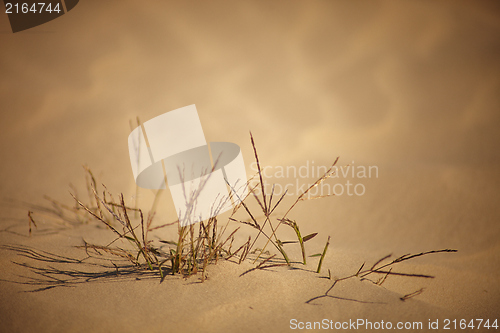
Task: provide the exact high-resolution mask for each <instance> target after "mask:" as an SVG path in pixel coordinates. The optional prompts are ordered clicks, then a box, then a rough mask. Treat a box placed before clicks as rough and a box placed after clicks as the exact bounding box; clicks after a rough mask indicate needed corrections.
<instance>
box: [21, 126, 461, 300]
mask: <svg viewBox="0 0 500 333" xmlns="http://www.w3.org/2000/svg"><path fill="white" fill-rule="evenodd" d="M138 123H139V121H138ZM250 141H251V145H252V149H253V152H254V157H255V161H256V164H257V173H256V174H255V175H254V177H252V179H254V178H255V177H257V182H256V184H254V185H252V186H250V181H251V180H252V179H250V180H249V181H248V182H247V186H248V189H249V191H248V193H247V195H246V197H244V198H238V199H239V200H238V202H239V203H238V204H237V205H235V207H234V208H233V210H232V212H231V213H230V214H229V217H228V218H227V221H226V222H225V223H223V224H221V223H219V220H218V216H214V217H212V218H210V219H208V220H205V221H201V222H199V223H196V224H191V225H188V226H181V224H180V223H179V221H178V220H177V221H173V222H170V223H165V224H161V225H154V223H153V221H154V217H155V214H156V213H155V211H156V207H157V205H158V203H159V198H160V195H161V193H162V192H161V191H160V190H158V191H156V193H155V197H154V200H153V204H152V206H151V209H150V210H149V212H148V213H147V214H144V212H143V210H142V209H141V208H139V207H138V201H137V198H138V191H139V189H138V188H137V189H136V202H135V206H134V207H131V206H130V205H128V204H127V203H126V202H125V199H124V196H123V194H120V195H118V199H117V200H115V199H114V196H113V195H112V194H111V192H110V191H108V189H107V188H106V186H105V185H103V184H102V185H101V186H100V187H99V186H98V182H97V180H96V178H95V177H94V175H93V173H92V171H91V170H90V168H88V167H84V168H85V176H86V183H87V192H88V196H89V200H88V203H84V202H83V200H82V199H80V198H79V196H78V192H77V191H76V189H75V188H74V187H72V189H73V192H74V193H71V196H72V197H73V199H74V202H75V206H74V207H70V206H66V205H64V204H62V203H60V202H58V201H56V200H54V199H51V198H48V197H47V198H46V199H47V200H49V201H50V202H51V204H52V206H53V211H54V212H55V213H56V215H58V216H59V217H61V218H64V219H66V220H71V221H73V222H75V221H79V222H80V223H91V222H92V221H98V222H99V223H101V224H103V225H104V226H105V227H106V228H107V229H108V230H110V231H111V232H112V233H113V234H114V235H115V238H114V239H113V240H112V241H111V242H109V243H108V244H106V245H98V244H90V243H87V242H86V241H84V245H83V246H79V247H80V248H84V249H85V251H86V252H87V254H88V255H89V256H90V254H89V253H90V251H93V253H95V254H97V255H101V254H102V253H107V254H109V255H111V256H115V257H119V258H120V259H126V260H128V261H129V262H131V263H132V264H133V265H134V266H135V267H137V268H138V269H139V270H141V269H144V270H147V271H150V272H152V273H153V272H158V275H159V277H160V278H161V280H163V279H164V278H165V276H166V274H172V275H175V274H179V275H181V276H184V277H189V276H193V275H197V274H199V273H200V275H201V276H200V280H201V281H202V282H203V281H205V279H206V277H207V267H208V266H210V265H211V264H215V263H217V262H218V261H219V260H231V259H233V260H232V261H233V262H234V259H236V263H238V264H241V263H242V262H243V261H246V260H247V259H249V258H248V256H249V255H250V254H256V256H255V258H252V259H251V260H250V261H251V262H252V263H253V264H254V265H255V266H254V268H252V269H250V270H247V271H246V272H244V273H243V274H241V275H245V274H247V273H250V272H252V271H254V270H259V269H268V268H271V267H278V266H292V264H302V265H307V258H308V257H309V258H318V259H317V260H318V262H317V265H316V269H315V270H312V272H315V273H317V274H320V273H321V269H322V266H323V263H324V259H325V257H326V255H327V253H328V249H329V245H330V240H331V237H330V236H328V237H327V241H326V243H325V245H324V247H323V251H322V252H320V253H316V254H312V255H309V256H308V255H307V251H306V245H307V244H306V243H307V242H309V241H311V240H312V239H316V236H317V235H318V233H317V232H314V233H310V234H307V235H305V236H302V233H301V229H300V227H299V223H298V222H297V221H296V220H293V219H292V218H290V217H289V215H290V214H291V211H292V210H293V209H294V208H295V207H296V206H297V205H298V204H299V202H302V201H307V200H313V199H320V198H324V197H328V196H311V195H310V192H311V190H312V189H314V188H315V187H317V186H319V185H320V184H321V183H322V182H324V181H326V180H327V179H328V178H330V177H332V176H333V175H335V173H336V172H337V171H338V168H337V167H336V164H337V162H338V160H339V158H338V157H337V158H336V159H335V161H334V162H333V163H332V165H331V166H330V168H329V169H328V170H326V172H325V173H324V174H323V175H322V176H321V177H319V178H318V179H317V180H316V181H315V182H314V183H313V184H312V185H311V186H309V187H308V188H307V189H306V190H305V191H303V192H302V193H300V194H299V195H298V196H297V197H296V198H295V200H294V201H293V202H292V204H291V205H290V206H288V208H285V209H284V210H283V211H284V212H285V213H283V214H278V213H277V208H278V207H280V206H281V205H283V202H284V198H285V196H286V194H287V192H286V191H285V192H284V193H283V194H282V195H281V196H279V197H276V196H275V192H274V186H273V187H272V190H271V193H270V195H267V194H266V192H265V180H264V178H263V172H262V170H261V164H260V160H259V156H258V153H257V147H256V144H255V140H254V138H253V136H252V134H251V133H250ZM198 192H199V191H198ZM257 192H259V193H257ZM249 200H253V201H254V202H255V203H256V205H257V207H258V208H259V209H257V210H254V209H251V208H250V207H251V205H250V203H249V202H248V201H249ZM67 211H69V212H72V213H73V214H74V217H73V218H68V217H67V214H65V213H64V212H67ZM239 212H242V213H243V214H244V215H246V216H247V219H244V218H241V217H238V218H237V216H238V215H241V214H240V213H239ZM32 214H33V212H32V211H31V210H30V211H29V213H28V216H29V233H30V235H31V233H32V225H33V226H35V227H36V223H35V219H34V218H33V216H32ZM276 215H279V216H276ZM220 216H222V215H220ZM231 222H237V224H239V226H237V227H236V228H234V225H231V227H230V223H231ZM247 225H248V226H250V227H251V228H252V229H255V230H256V235H255V236H254V237H253V238H252V235H248V238H247V239H246V241H244V242H243V243H242V244H238V245H236V244H235V242H236V237H235V236H236V234H237V233H238V232H239V233H241V232H242V227H245V226H247ZM282 225H287V226H289V227H290V228H291V229H292V230H293V232H294V234H295V236H296V238H297V240H281V239H280V237H279V236H278V235H279V234H278V229H279V228H280V227H281V226H282ZM167 227H176V228H177V237H176V238H175V239H174V240H164V239H160V240H159V243H161V244H160V245H158V244H155V243H154V242H153V241H152V240H150V235H151V233H154V232H156V231H157V230H159V229H163V228H167ZM261 236H262V237H264V238H265V239H264V241H265V244H264V246H263V247H262V248H258V247H257V241H258V239H259V238H260V237H261ZM117 244H120V245H117ZM123 244H128V245H127V246H125V245H123ZM269 244H271V245H272V246H273V247H274V248H275V249H276V250H277V252H278V254H279V255H280V256H281V257H282V258H281V259H280V258H279V257H278V254H271V253H270V252H269V251H268V250H266V248H267V247H268V245H269ZM291 245H295V246H299V247H300V253H301V261H300V262H297V261H293V260H292V259H290V256H289V254H288V253H287V251H286V248H288V246H291ZM165 247H166V248H165ZM233 248H234V249H235V250H233ZM442 252H456V250H451V249H445V250H437V251H428V252H422V253H418V254H407V255H404V256H401V257H398V258H396V259H394V260H392V261H390V262H386V261H387V260H388V259H389V258H390V256H386V257H383V258H381V259H380V260H378V261H377V262H375V264H373V265H372V266H371V268H369V269H364V270H363V268H364V266H365V264H364V263H363V265H361V267H360V268H359V270H358V271H357V273H355V274H352V275H349V276H346V277H343V278H335V279H334V282H333V284H332V286H331V287H330V288H329V289H328V290H327V291H326V292H325V294H324V295H321V296H318V297H315V298H313V299H311V300H309V301H308V303H310V302H312V301H313V300H316V299H320V298H324V297H333V298H335V297H334V296H332V295H330V294H329V293H330V292H331V290H332V289H333V288H334V287H335V285H336V284H337V283H338V282H341V281H344V280H347V279H352V278H359V279H361V280H370V277H371V276H374V275H381V276H380V277H379V279H377V280H375V281H373V280H370V281H372V282H373V283H375V284H376V285H379V286H380V285H382V284H383V283H384V282H385V281H386V279H387V278H388V276H390V275H399V276H406V277H420V278H432V276H428V275H423V274H407V273H401V272H394V271H393V270H392V268H393V266H394V265H396V264H398V263H400V262H403V261H407V260H410V259H413V258H416V257H420V256H424V255H428V254H432V253H442ZM384 262H386V263H384ZM112 263H113V262H112ZM113 265H114V266H115V267H116V270H117V272H118V267H117V266H116V265H115V264H114V263H113ZM327 278H328V279H332V276H331V271H330V269H328V277H327ZM421 292H422V290H418V291H416V292H414V293H410V294H407V295H405V296H403V297H401V299H402V300H406V299H409V298H411V297H414V296H417V295H418V294H420V293H421Z"/></svg>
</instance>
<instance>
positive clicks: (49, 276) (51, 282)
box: [0, 245, 171, 292]
mask: <svg viewBox="0 0 500 333" xmlns="http://www.w3.org/2000/svg"><path fill="white" fill-rule="evenodd" d="M0 248H1V249H4V250H8V251H13V252H15V253H16V254H17V255H19V256H20V257H23V258H27V259H29V260H30V261H31V263H27V262H16V261H13V263H14V264H16V265H18V266H21V267H24V268H26V269H27V270H29V272H30V273H29V274H26V275H18V276H17V277H18V278H19V279H12V280H8V279H0V281H4V282H11V283H16V284H21V285H27V286H30V287H33V288H34V289H30V290H25V292H39V291H45V290H49V289H52V288H57V287H75V286H77V285H79V284H82V283H92V282H101V283H102V282H115V281H134V280H149V279H159V274H158V272H157V271H151V270H149V269H148V268H147V266H137V265H132V264H130V263H125V261H124V262H118V263H117V261H116V260H113V261H111V260H110V259H109V258H97V257H94V256H88V257H86V258H83V259H75V258H70V257H65V256H60V255H57V254H54V253H50V252H47V251H43V250H37V249H33V248H30V247H27V246H10V245H2V246H0ZM36 262H38V263H40V264H41V263H44V264H45V265H44V267H42V266H38V265H35V263H36ZM163 273H164V275H165V276H166V275H167V274H169V273H170V274H171V272H170V271H169V270H168V269H166V268H163ZM28 275H29V276H28ZM162 281H163V279H161V280H160V282H162Z"/></svg>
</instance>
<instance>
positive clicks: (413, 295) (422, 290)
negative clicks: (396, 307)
mask: <svg viewBox="0 0 500 333" xmlns="http://www.w3.org/2000/svg"><path fill="white" fill-rule="evenodd" d="M423 292H424V288H422V289H419V290H417V291H414V292H412V293H409V294H406V295H404V296H403V297H401V298H400V300H402V301H406V300H407V299H410V298H412V297H415V296H418V295H420V294H421V293H423Z"/></svg>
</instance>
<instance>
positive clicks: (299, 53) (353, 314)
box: [0, 1, 500, 332]
mask: <svg viewBox="0 0 500 333" xmlns="http://www.w3.org/2000/svg"><path fill="white" fill-rule="evenodd" d="M0 32H1V34H0V40H1V43H0V45H2V47H1V48H0V73H1V75H0V86H1V89H0V106H1V112H2V122H1V125H0V126H1V131H0V136H1V140H0V149H1V156H2V163H0V171H1V173H0V174H1V175H2V180H1V183H0V191H1V196H2V215H1V218H0V245H1V246H2V247H1V248H0V254H1V255H0V267H1V270H0V280H1V281H0V295H1V302H0V331H2V332H31V331H36V332H45V331H46V332H75V331H81V332H89V331H92V332H143V331H147V332H165V331H167V332H285V331H290V330H292V329H293V328H294V327H295V326H294V325H295V324H297V329H296V330H299V329H298V325H299V322H300V323H303V325H307V322H310V323H314V322H321V323H326V322H328V323H330V321H331V325H333V328H334V329H335V323H339V324H340V325H341V324H342V323H349V322H355V321H357V320H358V319H359V320H361V319H362V320H365V321H370V322H372V324H375V325H377V323H378V325H381V322H382V321H384V323H387V322H391V323H392V325H393V326H396V325H397V323H398V322H402V323H406V322H409V323H413V322H421V323H422V325H423V328H422V329H421V330H419V329H411V330H409V331H412V330H413V331H427V330H428V328H429V321H431V322H432V323H435V322H436V321H438V324H439V329H438V330H436V331H441V330H444V325H445V323H446V319H449V320H450V321H451V323H450V326H449V327H450V328H452V329H453V328H454V327H453V325H454V324H453V320H456V321H457V323H460V320H462V319H464V320H465V321H466V322H467V324H469V322H470V320H471V319H484V320H487V319H489V321H490V323H493V321H494V320H498V319H500V318H499V309H500V283H499V282H500V280H499V277H498V276H499V273H500V242H499V239H500V224H499V223H498V221H499V217H500V208H499V206H498V202H499V199H500V195H499V191H498V188H500V175H499V173H498V169H499V162H500V159H499V157H500V154H499V150H498V143H499V134H498V125H499V124H500V122H499V120H500V113H499V107H500V98H499V95H498V91H499V88H500V79H499V78H500V66H499V65H500V62H499V60H498V59H499V40H500V38H499V37H500V7H499V6H498V4H497V2H495V1H482V2H474V3H472V2H466V1H453V2H448V1H440V2H418V3H417V2H409V1H408V2H407V1H401V2H394V1H372V2H369V3H368V2H340V1H335V2H333V1H332V2H319V1H310V2H298V1H292V2H291V1H272V2H269V1H255V2H229V1H221V2H211V3H210V4H208V3H207V4H202V3H199V2H162V1H144V2H140V3H135V2H121V1H120V2H119V1H106V2H97V1H82V2H80V3H79V4H78V5H77V6H76V7H75V8H74V9H73V10H72V11H71V12H69V13H68V14H66V15H64V16H63V17H61V18H58V19H56V20H54V21H51V22H49V23H47V24H44V25H41V26H39V27H36V28H33V29H30V30H27V31H24V32H19V33H15V34H13V33H12V32H11V30H10V26H9V22H8V20H7V16H6V15H0ZM190 104H196V106H197V108H198V112H199V115H200V119H201V122H202V124H203V129H204V132H205V136H206V138H207V140H209V141H227V142H234V143H236V144H238V145H239V146H240V147H241V149H242V152H243V157H244V160H245V164H246V166H247V174H248V175H249V176H250V175H252V174H253V171H252V165H251V163H252V162H253V150H252V146H251V144H250V138H249V134H248V132H249V131H252V134H253V136H254V137H255V140H256V145H257V149H258V151H259V157H260V160H261V163H262V165H263V166H269V168H268V173H269V176H270V177H269V178H268V182H269V183H272V182H275V183H277V184H281V185H282V186H283V187H284V186H286V185H287V184H296V180H297V178H300V179H299V181H300V182H302V183H311V182H313V181H314V177H312V176H311V175H308V177H300V176H299V177H293V176H290V177H281V176H280V175H279V174H278V175H277V174H276V170H277V168H278V167H280V166H281V167H285V168H286V167H293V166H294V167H295V168H296V169H297V170H298V169H299V168H300V167H303V166H308V168H309V170H311V168H310V167H311V166H312V165H313V161H314V165H316V166H322V165H329V164H330V163H332V162H333V161H334V160H335V158H336V157H337V156H340V159H339V165H348V164H350V165H351V167H356V168H357V169H355V170H359V167H362V166H365V167H369V166H376V167H377V170H378V174H377V175H378V177H375V176H374V175H372V177H369V178H368V177H366V178H363V177H358V175H357V174H356V175H355V177H352V175H351V177H347V178H344V177H339V178H334V179H330V180H329V181H328V184H330V186H333V185H335V184H337V183H338V184H341V185H345V184H346V182H347V180H349V181H350V182H351V183H352V184H354V185H355V184H362V185H363V189H364V193H363V195H357V194H353V195H348V194H347V193H343V194H341V195H336V196H333V197H328V198H323V199H318V200H310V201H305V202H301V203H300V205H299V206H297V207H296V208H295V209H294V210H293V211H292V213H291V214H290V216H289V217H290V218H293V219H294V220H296V221H297V222H298V223H299V225H300V227H301V231H302V232H303V234H309V233H313V232H318V235H317V236H316V237H315V238H314V239H312V240H311V241H309V242H307V243H306V247H307V251H308V253H309V254H314V253H318V252H321V251H322V249H323V246H324V244H325V242H326V239H327V237H328V236H331V244H330V246H329V249H328V252H327V255H326V257H325V261H324V263H323V268H322V272H321V273H320V274H317V273H315V270H316V265H317V260H318V259H317V258H309V263H308V265H306V266H304V265H301V264H300V263H298V261H300V258H301V255H300V250H299V248H298V247H297V246H296V245H287V246H289V248H290V250H289V252H290V256H291V257H292V259H293V260H294V261H295V263H294V264H293V265H292V268H288V267H273V268H269V269H266V270H253V271H251V272H248V273H247V274H243V273H245V272H246V271H248V270H250V269H251V268H253V267H255V264H252V262H251V261H245V262H243V263H242V264H237V263H236V262H235V261H234V260H231V261H219V262H218V263H217V264H216V265H212V266H210V267H209V268H208V279H207V280H206V281H205V282H203V283H200V282H201V281H200V275H199V274H198V275H197V276H191V277H189V278H182V277H180V276H178V275H177V276H168V277H167V278H165V280H163V282H161V283H160V278H159V277H158V276H156V275H154V274H147V273H144V272H142V273H134V274H120V275H116V274H111V273H109V274H107V275H100V274H99V272H101V271H103V269H102V268H101V269H99V268H96V267H95V266H92V265H90V263H91V262H93V261H84V262H83V263H76V262H58V263H54V262H47V261H42V260H37V259H34V258H29V257H26V256H23V255H22V252H20V250H26V249H31V250H33V251H36V252H37V253H42V251H46V252H47V253H50V254H51V255H59V256H64V257H67V258H73V259H83V258H85V256H86V255H85V251H84V250H82V249H81V248H77V247H76V246H80V245H82V244H83V239H85V240H86V241H88V242H94V243H99V244H106V242H108V241H109V240H111V239H112V238H113V235H112V234H111V233H110V232H109V231H108V230H105V229H104V228H102V227H101V226H99V225H98V224H97V223H88V224H81V223H80V224H68V223H62V222H61V221H60V219H57V218H55V217H54V216H53V215H51V214H50V213H47V212H44V211H43V207H50V203H49V202H48V201H46V200H44V199H43V196H44V195H49V196H50V197H52V198H55V199H57V200H59V201H61V202H63V203H65V204H69V205H71V204H72V198H71V196H70V195H69V191H70V187H69V184H73V185H74V188H76V189H77V190H78V192H79V193H80V194H81V196H82V197H83V196H84V195H85V193H86V189H85V181H84V177H83V169H82V165H84V164H85V165H88V166H90V167H91V169H92V170H93V172H94V173H95V174H96V176H97V177H98V179H99V180H100V181H101V182H103V183H105V184H106V186H107V187H108V189H109V190H110V191H111V192H113V193H115V194H117V193H123V194H124V196H125V198H126V200H127V201H128V202H130V203H131V204H133V203H134V202H135V201H134V200H135V197H134V196H135V194H136V192H135V191H136V189H135V183H134V179H133V176H132V171H131V167H130V162H129V156H128V150H127V136H128V133H129V132H130V126H129V120H131V119H135V117H136V116H139V117H140V118H141V120H143V121H145V120H148V119H151V118H153V117H155V116H157V115H159V114H162V113H164V112H167V111H170V110H173V109H176V108H179V107H182V106H186V105H190ZM302 183H301V184H302ZM294 186H295V185H294ZM293 188H294V189H295V187H293ZM339 188H340V187H339ZM360 189H361V187H358V190H360ZM152 197H153V196H152V193H150V191H148V190H143V191H141V192H140V196H139V206H141V205H142V207H144V209H145V210H147V209H148V208H149V207H150V203H151V201H152ZM291 201H292V199H291V198H287V200H286V202H284V206H283V208H280V209H281V210H279V211H277V213H278V214H279V213H283V212H284V211H285V209H284V207H285V206H286V204H290V203H291ZM34 205H35V206H34ZM160 206H161V207H160V209H159V212H158V215H157V217H156V220H155V223H158V224H161V223H165V222H168V221H172V219H175V215H172V210H171V207H172V202H171V198H170V197H169V196H168V193H167V194H166V195H164V196H163V197H162V199H161V204H160ZM255 206H256V205H255ZM254 208H255V207H254ZM28 210H31V211H33V217H34V219H35V220H36V222H37V228H34V227H33V230H32V234H31V236H29V234H28V216H27V212H28ZM224 217H226V218H227V215H223V216H222V217H221V219H223V218H224ZM231 226H234V227H237V226H238V225H237V223H231ZM280 232H282V235H283V236H281V237H283V239H287V238H291V237H293V233H292V232H291V230H290V229H289V228H288V229H287V228H285V227H281V229H280ZM173 234H175V229H169V230H164V231H159V232H157V233H156V234H155V241H156V242H157V241H158V239H160V238H161V239H170V238H171V237H172V235H173ZM249 235H252V237H254V236H255V230H253V229H252V228H250V227H248V226H246V225H243V226H241V229H240V230H239V231H238V237H237V241H240V242H242V241H244V240H245V239H246V238H247V237H248V236H249ZM447 248H449V249H456V250H458V252H456V253H441V254H433V255H428V256H423V257H419V258H416V259H414V260H411V261H407V262H404V263H401V264H400V265H399V266H397V267H395V268H394V270H395V271H396V270H397V271H398V272H406V273H414V274H427V275H432V276H434V278H433V279H424V278H415V277H398V276H389V277H388V278H387V280H386V281H385V282H384V283H383V284H382V285H381V286H379V285H375V284H373V283H372V282H369V281H366V280H365V281H360V279H358V278H353V279H350V280H346V281H342V282H339V283H338V284H337V285H336V286H335V287H334V289H332V291H331V292H330V293H329V295H331V296H334V297H328V298H326V297H325V298H319V299H315V300H313V301H310V300H311V299H313V298H315V297H317V296H320V295H324V293H325V292H326V290H328V288H329V287H330V286H331V285H332V283H333V281H334V280H335V279H336V278H342V277H344V276H348V275H350V274H353V273H356V271H357V270H358V268H359V267H360V265H361V264H362V263H363V262H366V265H370V264H373V263H374V262H376V261H377V260H378V259H379V258H381V257H383V256H385V255H387V254H393V255H394V256H395V257H397V256H400V255H404V254H406V253H419V252H423V251H430V250H439V249H447ZM269 250H270V251H271V253H275V252H276V251H275V250H273V249H272V248H269ZM59 259H60V258H59ZM95 262H97V261H95ZM100 262H102V263H106V264H108V265H109V263H110V262H109V261H107V260H104V261H100ZM15 263H21V264H26V265H31V266H36V267H40V268H43V269H49V268H54V269H56V270H59V271H60V272H66V273H67V274H66V278H68V277H70V276H71V278H72V279H74V280H71V283H61V285H60V286H57V287H55V288H51V289H47V290H42V291H35V290H37V289H38V288H43V287H46V286H49V284H47V281H48V280H50V279H45V280H44V281H45V282H44V283H45V284H42V285H35V284H34V283H33V281H34V280H32V278H34V277H38V278H42V279H44V277H43V276H37V275H36V274H34V273H33V271H32V270H30V269H29V268H27V267H26V266H21V265H17V264H15ZM117 263H118V264H120V262H118V261H117ZM328 270H330V272H331V279H328ZM111 271H112V270H111ZM242 274H243V275H242ZM421 288H424V290H423V292H422V293H421V294H420V295H418V296H415V297H413V298H410V299H407V300H405V301H402V300H401V297H403V296H404V295H406V294H410V293H412V292H415V291H417V290H420V289H421ZM308 301H310V302H309V303H307V302H308ZM324 319H326V321H325V322H323V320H324ZM294 320H295V321H294ZM478 322H479V321H475V324H476V325H477V323H478ZM300 325H302V324H300ZM312 325H314V324H312ZM300 327H302V326H300ZM304 327H306V326H304ZM324 328H325V329H326V327H324ZM350 328H352V326H350ZM476 329H477V326H476ZM359 330H361V331H372V330H371V329H370V328H367V327H366V326H360V327H359ZM380 330H382V329H380ZM457 330H460V329H457ZM484 330H485V329H484V328H482V329H481V330H479V331H484ZM486 331H488V330H486ZM490 331H491V329H490ZM493 331H494V330H493Z"/></svg>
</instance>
